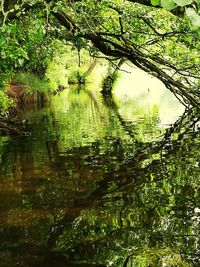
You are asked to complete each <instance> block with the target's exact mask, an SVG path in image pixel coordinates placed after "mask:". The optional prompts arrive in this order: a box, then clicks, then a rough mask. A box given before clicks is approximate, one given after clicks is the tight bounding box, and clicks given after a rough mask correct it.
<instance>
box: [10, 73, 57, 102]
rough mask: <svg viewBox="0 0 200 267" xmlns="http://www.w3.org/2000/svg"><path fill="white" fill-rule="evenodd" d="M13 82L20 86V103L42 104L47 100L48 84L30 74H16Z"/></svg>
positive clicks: (49, 89)
mask: <svg viewBox="0 0 200 267" xmlns="http://www.w3.org/2000/svg"><path fill="white" fill-rule="evenodd" d="M13 82H14V83H15V84H19V85H21V86H20V94H19V95H20V102H22V103H26V104H31V103H39V104H42V103H44V102H47V101H48V100H49V95H50V94H51V91H52V90H51V88H50V86H49V83H48V82H46V81H44V80H41V79H39V78H38V77H37V76H35V75H34V74H32V73H18V74H17V75H16V76H15V78H14V80H13Z"/></svg>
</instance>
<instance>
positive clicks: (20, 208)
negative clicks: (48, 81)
mask: <svg viewBox="0 0 200 267" xmlns="http://www.w3.org/2000/svg"><path fill="white" fill-rule="evenodd" d="M141 75H142V74H141ZM130 77H132V76H130V74H128V73H124V74H123V75H122V77H121V78H120V79H119V83H118V84H117V86H116V89H115V93H114V96H113V98H111V97H106V98H103V97H102V95H101V94H100V93H99V88H97V87H96V85H95V84H94V83H91V84H88V85H87V86H85V87H77V86H74V87H70V88H69V89H67V90H65V91H63V92H61V93H59V94H58V95H56V96H53V97H52V100H51V103H50V104H49V105H48V106H47V107H45V108H41V109H38V108H37V109H32V110H26V111H23V112H22V114H21V115H20V116H21V117H22V118H23V119H26V120H27V122H28V124H29V128H30V132H31V135H29V136H13V137H1V138H0V267H15V266H16V267H17V266H19V267H40V266H41V267H45V266H48V267H54V266H56V267H59V266H60V267H66V266H67V267H73V266H77V267H78V266H81V267H84V266H87V267H89V266H114V267H115V266H116V267H118V266H119V267H126V266H127V267H133V266H134V267H135V266H136V267H150V266H152V267H156V266H158V267H161V266H163V267H164V266H167V267H170V266H183V267H189V266H200V239H199V237H200V236H199V235H200V187H199V185H200V179H199V178H200V177H199V159H200V142H199V140H200V139H199V113H198V111H195V110H185V109H184V107H183V106H182V105H181V104H180V103H179V102H178V101H177V100H176V99H175V98H174V96H173V95H171V94H170V93H168V92H167V91H166V89H164V88H163V86H162V85H161V84H160V83H157V81H155V80H152V79H151V78H150V77H147V76H146V77H145V79H144V78H143V80H144V82H143V83H141V82H140V81H141V78H140V73H139V72H138V73H137V75H136V77H137V79H139V80H138V82H137V80H134V78H132V79H131V78H130ZM135 79H136V78H135Z"/></svg>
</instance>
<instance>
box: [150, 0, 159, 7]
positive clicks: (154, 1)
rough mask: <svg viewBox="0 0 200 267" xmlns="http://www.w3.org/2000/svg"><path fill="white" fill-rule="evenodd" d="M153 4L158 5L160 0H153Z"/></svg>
mask: <svg viewBox="0 0 200 267" xmlns="http://www.w3.org/2000/svg"><path fill="white" fill-rule="evenodd" d="M151 4H152V5H153V6H158V5H159V4H160V0H151Z"/></svg>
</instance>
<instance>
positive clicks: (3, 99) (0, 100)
mask: <svg viewBox="0 0 200 267" xmlns="http://www.w3.org/2000/svg"><path fill="white" fill-rule="evenodd" d="M12 104H13V101H12V100H11V99H10V98H8V97H7V95H6V94H5V93H4V92H3V91H0V115H4V114H5V112H6V111H7V109H8V108H9V107H10V106H11V105H12Z"/></svg>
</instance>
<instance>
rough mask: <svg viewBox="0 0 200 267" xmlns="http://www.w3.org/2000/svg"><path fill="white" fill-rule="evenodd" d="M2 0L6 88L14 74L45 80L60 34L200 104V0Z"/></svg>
mask: <svg viewBox="0 0 200 267" xmlns="http://www.w3.org/2000/svg"><path fill="white" fill-rule="evenodd" d="M1 2H2V3H1V14H0V18H1V32H0V47H1V62H0V70H1V74H0V84H1V87H4V86H5V84H6V83H7V82H8V81H9V80H10V79H11V78H12V77H13V76H14V75H15V73H16V72H21V71H26V72H27V71H28V72H32V73H34V74H37V75H38V76H39V77H40V78H44V76H45V73H46V70H47V68H48V65H49V64H50V62H51V61H52V58H53V54H54V52H55V51H57V45H56V42H58V40H59V41H60V46H61V47H64V46H65V48H66V45H67V44H70V45H72V46H73V47H75V48H76V49H77V51H78V53H80V51H81V50H82V48H86V49H87V50H88V51H89V52H90V55H91V56H96V57H102V54H104V56H105V57H106V58H109V60H110V61H111V62H112V64H113V65H114V66H117V64H118V61H119V60H120V59H122V58H125V59H127V60H129V61H130V62H132V63H133V64H134V65H136V66H137V67H139V68H141V69H143V70H144V71H146V72H148V73H149V74H150V75H153V76H156V77H157V78H158V79H160V80H161V81H162V82H163V83H164V84H165V85H166V87H167V88H168V89H169V90H171V91H172V92H173V93H174V94H175V95H176V96H177V97H178V98H179V99H180V101H182V102H183V103H184V104H186V105H193V106H199V77H198V76H199V75H198V73H199V63H200V62H199V58H200V57H199V36H200V30H199V26H200V16H199V14H198V13H199V7H200V1H199V0H195V1H192V0H170V1H162V0H161V1H160V0H137V1H132V0H131V1H119V0H113V1H107V0H104V1H87V0H84V1H52V0H46V1H44V0H35V1H29V0H21V1H18V0H15V1H10V0H3V1H1ZM61 50H62V49H61ZM100 52H101V53H100ZM59 57H60V60H61V61H62V53H60V55H59ZM78 77H79V72H78ZM81 79H82V78H80V81H81ZM83 81H84V77H83ZM0 99H1V100H0V102H1V103H7V102H6V99H5V97H4V96H3V95H2V94H1V98H0ZM2 105H3V104H1V106H2ZM6 105H8V104H6Z"/></svg>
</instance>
